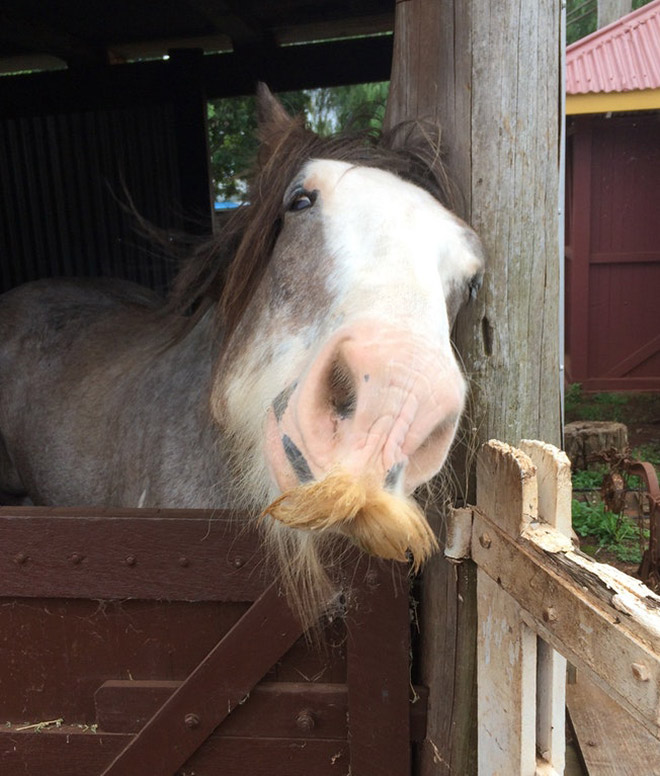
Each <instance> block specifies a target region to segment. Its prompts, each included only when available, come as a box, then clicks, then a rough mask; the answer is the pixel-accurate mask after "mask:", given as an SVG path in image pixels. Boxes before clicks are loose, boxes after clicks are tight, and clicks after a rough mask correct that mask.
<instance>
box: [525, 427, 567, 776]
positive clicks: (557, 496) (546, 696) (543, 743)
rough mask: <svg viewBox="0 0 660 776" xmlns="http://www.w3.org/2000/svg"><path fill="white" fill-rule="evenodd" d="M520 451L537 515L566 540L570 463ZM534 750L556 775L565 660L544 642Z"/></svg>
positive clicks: (561, 755) (529, 447) (535, 447)
mask: <svg viewBox="0 0 660 776" xmlns="http://www.w3.org/2000/svg"><path fill="white" fill-rule="evenodd" d="M519 448H520V449H521V450H522V451H523V452H524V453H526V454H527V455H528V456H529V457H530V459H531V461H532V463H533V464H534V466H536V482H537V487H538V498H539V501H538V504H539V516H540V518H541V519H542V520H544V521H545V522H546V523H548V524H549V525H551V526H553V527H554V528H556V529H557V530H559V531H561V533H562V534H563V535H564V536H566V537H569V538H570V536H571V533H572V530H573V529H572V517H571V498H572V483H571V462H570V461H569V459H568V456H567V455H566V453H564V452H562V451H560V450H558V449H557V448H556V447H554V446H553V445H548V444H544V443H543V442H538V441H536V440H529V439H523V440H522V441H521V442H520V445H519ZM536 661H537V662H536V749H537V751H538V753H539V755H540V756H541V757H542V758H543V760H545V762H546V763H548V764H549V765H550V766H551V767H552V768H553V769H554V770H555V771H556V772H557V773H563V772H564V767H565V764H566V711H565V709H566V658H565V657H564V656H563V655H560V654H559V653H558V652H557V651H556V650H554V649H553V648H552V647H551V646H550V645H549V644H547V643H546V642H545V641H543V639H538V643H537V647H536Z"/></svg>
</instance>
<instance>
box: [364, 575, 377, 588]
mask: <svg viewBox="0 0 660 776" xmlns="http://www.w3.org/2000/svg"><path fill="white" fill-rule="evenodd" d="M365 580H366V583H367V586H368V587H371V588H374V587H377V586H378V574H377V573H376V572H375V571H368V572H367V575H366V577H365Z"/></svg>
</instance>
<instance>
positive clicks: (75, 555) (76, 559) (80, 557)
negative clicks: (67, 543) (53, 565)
mask: <svg viewBox="0 0 660 776" xmlns="http://www.w3.org/2000/svg"><path fill="white" fill-rule="evenodd" d="M69 560H70V561H71V563H73V565H74V566H77V565H79V564H80V563H82V562H83V561H84V560H85V556H84V555H80V554H79V553H77V552H74V553H73V555H72V556H71V557H70V558H69Z"/></svg>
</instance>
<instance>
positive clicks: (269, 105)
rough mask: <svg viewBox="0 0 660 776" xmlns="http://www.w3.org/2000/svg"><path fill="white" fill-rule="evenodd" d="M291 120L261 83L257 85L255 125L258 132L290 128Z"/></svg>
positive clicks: (279, 103) (280, 104) (275, 98)
mask: <svg viewBox="0 0 660 776" xmlns="http://www.w3.org/2000/svg"><path fill="white" fill-rule="evenodd" d="M292 121H293V119H292V118H291V116H289V114H288V113H287V112H286V111H285V110H284V106H283V105H282V103H281V102H280V101H279V100H278V99H277V97H275V96H274V95H273V93H272V92H271V90H270V89H269V88H268V87H267V86H266V84H265V83H262V82H261V81H260V82H259V83H258V84H257V124H258V125H259V129H260V131H261V132H262V133H263V132H264V130H267V131H268V130H269V131H273V130H275V129H279V130H280V131H283V130H284V129H285V128H288V127H290V126H291V122H292Z"/></svg>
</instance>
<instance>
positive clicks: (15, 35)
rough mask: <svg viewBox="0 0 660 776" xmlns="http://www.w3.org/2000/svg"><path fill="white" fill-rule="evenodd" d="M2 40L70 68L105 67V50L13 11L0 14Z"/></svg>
mask: <svg viewBox="0 0 660 776" xmlns="http://www.w3.org/2000/svg"><path fill="white" fill-rule="evenodd" d="M0 27H1V28H2V40H3V42H4V43H5V44H6V43H8V42H10V43H12V44H13V45H15V46H16V47H17V48H19V49H23V50H24V51H25V52H26V53H27V52H30V53H31V52H35V51H37V52H38V53H41V54H50V55H51V56H54V57H57V58H58V59H62V60H63V61H64V62H66V63H67V64H68V65H69V66H70V67H75V66H78V65H82V64H84V65H90V64H106V63H107V61H108V59H107V56H108V55H107V51H106V50H105V48H104V47H102V46H94V45H93V44H91V43H90V42H89V41H86V40H82V39H81V38H78V37H76V36H75V35H71V34H70V33H69V32H66V31H64V30H58V29H55V28H53V27H51V26H49V25H46V24H43V23H42V22H41V21H40V20H39V19H38V18H31V19H29V20H28V19H25V18H23V17H19V16H18V15H17V14H16V12H15V11H14V10H12V11H10V12H7V11H2V12H0Z"/></svg>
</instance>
